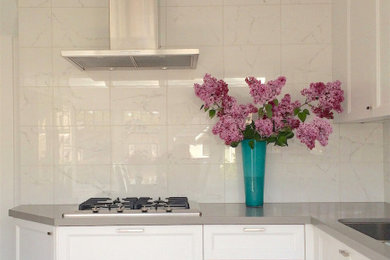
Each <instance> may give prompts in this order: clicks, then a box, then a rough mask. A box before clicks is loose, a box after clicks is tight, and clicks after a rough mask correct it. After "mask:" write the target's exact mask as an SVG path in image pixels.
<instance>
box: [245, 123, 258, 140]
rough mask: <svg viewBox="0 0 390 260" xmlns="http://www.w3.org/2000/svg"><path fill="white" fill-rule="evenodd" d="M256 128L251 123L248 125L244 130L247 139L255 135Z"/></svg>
mask: <svg viewBox="0 0 390 260" xmlns="http://www.w3.org/2000/svg"><path fill="white" fill-rule="evenodd" d="M255 133H256V132H255V130H254V128H253V127H252V126H251V125H247V126H246V128H245V130H244V131H243V132H242V134H243V135H244V138H245V139H253V138H254V136H255Z"/></svg>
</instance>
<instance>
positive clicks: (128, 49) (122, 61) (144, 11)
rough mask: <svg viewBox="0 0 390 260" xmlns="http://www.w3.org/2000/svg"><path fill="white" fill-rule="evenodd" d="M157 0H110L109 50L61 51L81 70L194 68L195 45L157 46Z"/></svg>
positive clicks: (197, 52)
mask: <svg viewBox="0 0 390 260" xmlns="http://www.w3.org/2000/svg"><path fill="white" fill-rule="evenodd" d="M158 20H159V17H158V0H142V1H139V0H110V50H70V51H62V52H61V54H62V56H63V57H64V58H66V59H67V60H69V61H70V62H72V63H73V64H75V65H76V66H77V67H79V68H80V69H82V70H115V69H194V68H196V64H197V61H198V56H199V50H198V49H159V47H160V44H159V26H158V24H159V23H158Z"/></svg>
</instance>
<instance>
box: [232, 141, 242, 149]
mask: <svg viewBox="0 0 390 260" xmlns="http://www.w3.org/2000/svg"><path fill="white" fill-rule="evenodd" d="M239 143H240V142H232V143H231V144H230V146H231V147H233V148H235V147H237V146H238V144H239Z"/></svg>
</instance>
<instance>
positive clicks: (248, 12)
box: [16, 0, 384, 203]
mask: <svg viewBox="0 0 390 260" xmlns="http://www.w3.org/2000/svg"><path fill="white" fill-rule="evenodd" d="M330 5H331V1H330V0H209V1H207V0H198V1H189V0H188V1H187V0H185V1H184V0H166V1H161V25H162V35H161V39H162V42H163V45H164V47H182V48H199V49H200V53H201V55H200V59H199V64H198V68H197V69H196V70H185V71H138V72H129V71H114V72H81V71H79V70H77V69H76V68H75V67H73V66H72V65H71V64H70V63H68V62H67V61H65V60H64V59H63V58H62V57H60V50H63V49H107V48H108V47H109V46H108V45H109V39H108V30H109V29H108V9H107V0H19V43H20V48H19V87H18V89H17V91H18V97H19V98H18V100H19V105H18V109H19V112H18V116H19V118H18V122H19V126H18V128H17V142H18V146H17V147H18V151H17V154H18V156H17V168H18V175H17V176H18V178H17V180H18V185H17V188H18V192H17V193H16V194H17V195H18V198H17V201H18V202H19V203H76V202H80V201H82V200H84V199H86V198H88V197H90V196H101V195H104V196H105V195H108V196H116V195H118V196H119V195H120V196H124V195H130V196H132V195H135V196H137V195H138V196H139V195H143V196H145V195H150V196H158V195H160V196H168V195H187V196H189V197H190V198H191V199H194V200H198V201H201V202H243V201H244V197H243V196H244V195H243V190H244V189H243V177H242V169H241V168H242V165H241V159H240V149H239V148H238V149H236V150H235V149H231V148H228V147H226V146H224V145H223V142H222V141H221V140H219V139H218V138H217V137H215V136H213V135H212V133H211V128H212V125H213V123H215V121H210V120H209V119H208V118H207V117H206V115H205V114H204V113H201V112H200V111H199V107H200V105H201V103H200V101H199V100H198V99H197V98H196V97H195V96H194V93H193V89H192V85H193V83H194V82H199V81H200V79H201V78H202V76H203V75H204V74H205V73H206V72H209V73H211V74H213V75H214V76H216V77H219V78H224V79H225V80H226V81H228V82H229V83H230V86H231V87H232V88H231V91H232V92H233V93H235V94H236V95H237V96H238V97H239V99H240V101H243V102H244V101H245V102H248V101H250V99H249V97H248V89H247V87H246V86H245V84H244V80H243V78H244V77H245V76H248V75H254V76H257V77H266V78H267V79H272V78H275V77H276V76H278V75H285V76H287V82H288V84H287V87H286V89H285V91H286V92H287V91H288V92H292V93H293V96H295V97H297V96H298V93H299V92H298V90H299V89H301V88H302V87H304V86H307V84H308V83H309V82H312V81H329V80H331V79H332V75H331V71H332V70H331V69H332V68H331V52H332V50H331V44H330V43H331V6H330ZM382 131H383V129H382V124H380V123H373V124H364V125H360V124H359V125H358V124H356V125H335V126H334V134H333V135H332V138H331V140H330V144H329V146H328V147H326V148H322V147H318V148H316V149H314V150H313V151H308V150H307V149H306V148H305V147H304V146H303V145H300V144H299V143H298V142H292V143H291V145H290V147H288V148H283V149H280V148H277V147H269V149H268V153H267V169H266V171H267V173H266V174H267V176H266V197H265V199H266V201H267V202H290V201H383V198H384V195H383V194H384V192H383V189H382V188H378V187H383V167H382V162H383V157H382V156H378V155H382V153H383V146H382Z"/></svg>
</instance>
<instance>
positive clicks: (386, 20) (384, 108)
mask: <svg viewBox="0 0 390 260" xmlns="http://www.w3.org/2000/svg"><path fill="white" fill-rule="evenodd" d="M377 2H378V3H377V13H378V17H377V23H378V26H379V28H378V32H379V35H378V38H379V44H378V54H379V71H378V72H379V74H378V77H379V79H380V81H379V83H380V84H377V89H376V95H377V96H376V99H377V104H376V114H377V116H378V117H383V116H388V115H389V114H390V15H389V12H390V1H389V0H377Z"/></svg>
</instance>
